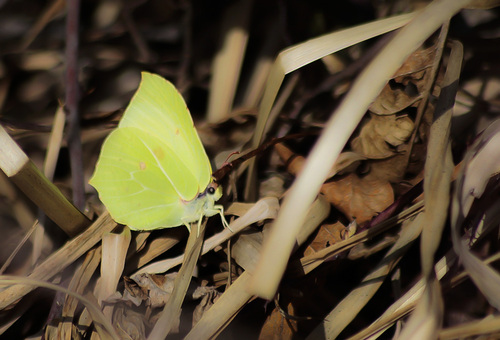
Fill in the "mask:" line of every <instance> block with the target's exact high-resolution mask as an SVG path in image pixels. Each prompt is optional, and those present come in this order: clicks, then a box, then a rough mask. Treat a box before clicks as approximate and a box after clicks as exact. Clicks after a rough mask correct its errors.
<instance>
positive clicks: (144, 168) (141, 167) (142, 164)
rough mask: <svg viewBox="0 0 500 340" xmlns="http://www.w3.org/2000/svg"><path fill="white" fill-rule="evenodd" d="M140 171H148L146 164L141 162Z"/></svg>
mask: <svg viewBox="0 0 500 340" xmlns="http://www.w3.org/2000/svg"><path fill="white" fill-rule="evenodd" d="M139 169H141V170H146V163H144V162H139Z"/></svg>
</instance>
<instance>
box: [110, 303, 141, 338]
mask: <svg viewBox="0 0 500 340" xmlns="http://www.w3.org/2000/svg"><path fill="white" fill-rule="evenodd" d="M146 322H147V321H146V320H145V316H144V315H143V314H142V313H139V312H137V311H135V310H134V309H132V308H130V307H128V306H127V305H125V304H123V303H122V304H118V305H117V306H116V308H115V310H114V313H113V325H115V328H116V330H117V332H118V333H119V334H120V336H121V338H122V339H146V325H145V323H146Z"/></svg>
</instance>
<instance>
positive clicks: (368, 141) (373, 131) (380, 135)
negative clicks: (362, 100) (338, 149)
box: [351, 114, 414, 159]
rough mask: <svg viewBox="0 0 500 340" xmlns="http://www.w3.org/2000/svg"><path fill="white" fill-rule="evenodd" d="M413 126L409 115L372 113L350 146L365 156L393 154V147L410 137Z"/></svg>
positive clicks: (381, 156) (380, 156)
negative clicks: (398, 115)
mask: <svg viewBox="0 0 500 340" xmlns="http://www.w3.org/2000/svg"><path fill="white" fill-rule="evenodd" d="M413 128H414V124H413V121H412V120H411V119H410V118H409V117H406V116H403V117H396V116H395V115H391V116H377V115H373V114H372V115H371V118H370V120H369V121H368V122H367V123H365V124H364V125H363V127H362V128H361V132H360V133H359V135H358V136H357V137H356V138H354V139H353V140H352V142H351V147H352V149H353V151H355V152H356V153H358V154H362V155H364V156H366V157H367V158H375V159H380V158H387V157H390V156H392V155H394V153H395V149H394V148H395V147H397V146H399V145H402V144H403V143H404V142H406V141H407V140H408V138H410V136H411V134H412V132H413ZM391 146H392V147H391Z"/></svg>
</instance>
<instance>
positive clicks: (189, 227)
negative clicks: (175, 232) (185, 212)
mask: <svg viewBox="0 0 500 340" xmlns="http://www.w3.org/2000/svg"><path fill="white" fill-rule="evenodd" d="M181 221H182V222H184V225H185V226H186V228H187V229H188V231H189V233H190V234H191V223H189V222H187V221H185V220H184V219H181Z"/></svg>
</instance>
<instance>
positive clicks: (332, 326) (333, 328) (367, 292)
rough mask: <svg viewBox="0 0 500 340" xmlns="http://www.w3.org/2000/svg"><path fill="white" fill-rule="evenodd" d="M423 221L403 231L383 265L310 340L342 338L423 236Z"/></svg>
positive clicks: (376, 269)
mask: <svg viewBox="0 0 500 340" xmlns="http://www.w3.org/2000/svg"><path fill="white" fill-rule="evenodd" d="M422 219H423V215H422V214H419V215H418V216H417V217H416V218H415V219H413V220H412V221H409V222H408V223H407V225H406V226H404V227H403V230H402V232H401V236H400V238H399V239H398V240H397V241H396V243H395V244H394V245H393V246H392V247H391V249H390V250H389V251H388V252H387V254H386V255H385V256H384V258H383V259H382V260H381V261H380V262H379V264H378V265H377V267H376V268H375V269H374V270H373V271H371V272H370V273H369V274H368V275H367V276H366V277H365V278H364V279H363V281H362V282H361V284H360V285H359V286H358V287H356V288H355V289H353V290H352V291H351V293H349V295H347V297H346V298H344V299H343V300H342V301H341V302H340V303H339V304H338V305H337V306H336V307H335V309H333V310H332V311H331V312H330V313H329V314H328V315H327V316H326V317H325V318H324V320H323V322H321V324H320V325H318V326H317V327H316V328H315V329H314V331H313V332H312V333H311V334H309V336H308V339H318V338H321V337H325V338H326V339H335V338H336V337H338V335H339V334H340V333H341V332H342V330H344V328H345V327H347V325H349V323H350V322H351V321H352V320H353V319H354V318H355V317H356V315H357V314H358V313H359V311H360V310H361V309H362V308H363V307H364V306H365V305H366V304H367V303H368V301H370V299H371V298H372V297H373V295H375V293H376V292H377V291H378V289H379V288H380V286H381V285H382V283H383V282H384V280H385V278H386V276H387V275H388V274H389V272H390V271H391V270H392V268H393V267H394V266H395V265H396V264H397V263H398V262H399V260H400V259H401V257H402V256H403V255H404V254H405V252H406V250H407V249H408V248H409V246H410V245H411V244H412V243H413V241H415V239H416V238H417V237H418V236H419V235H420V232H421V230H422Z"/></svg>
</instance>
